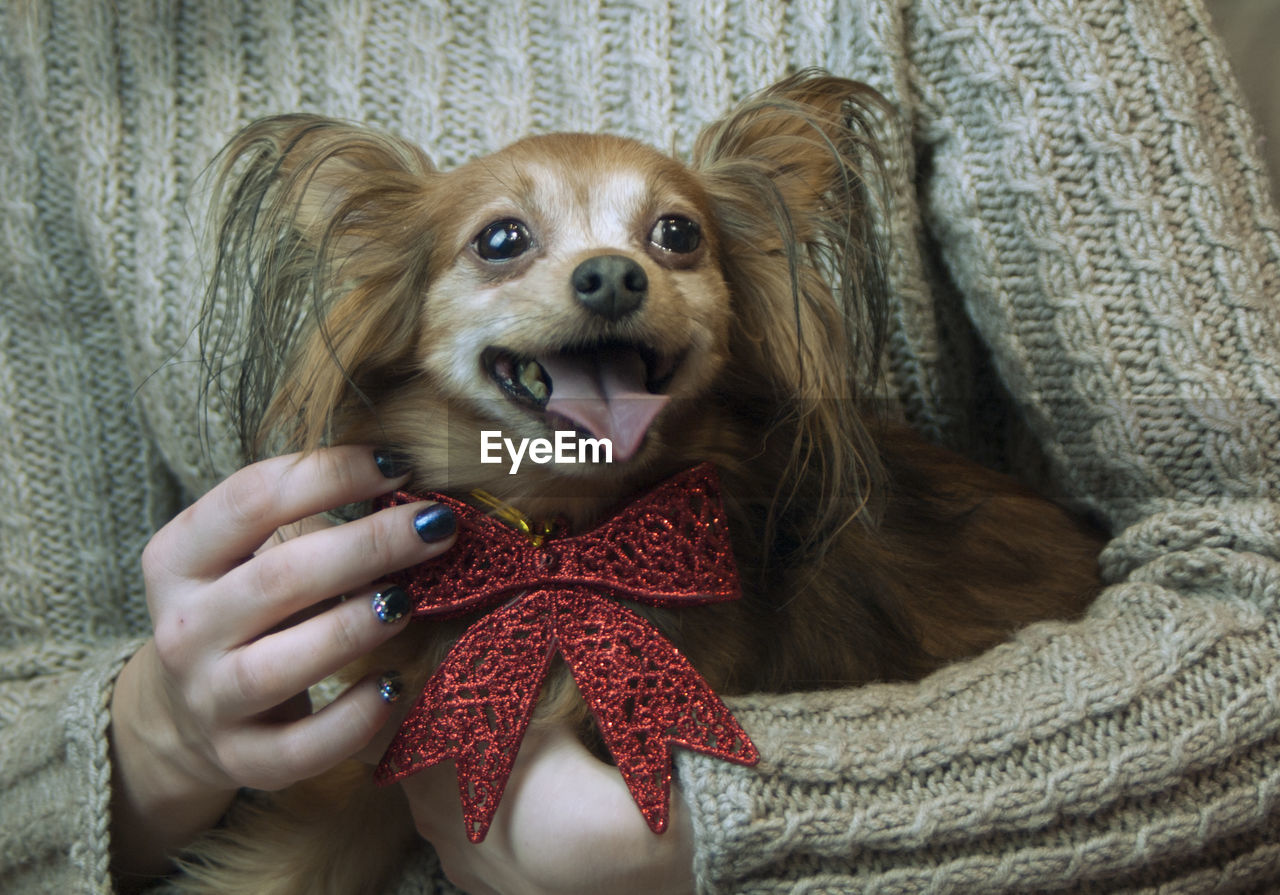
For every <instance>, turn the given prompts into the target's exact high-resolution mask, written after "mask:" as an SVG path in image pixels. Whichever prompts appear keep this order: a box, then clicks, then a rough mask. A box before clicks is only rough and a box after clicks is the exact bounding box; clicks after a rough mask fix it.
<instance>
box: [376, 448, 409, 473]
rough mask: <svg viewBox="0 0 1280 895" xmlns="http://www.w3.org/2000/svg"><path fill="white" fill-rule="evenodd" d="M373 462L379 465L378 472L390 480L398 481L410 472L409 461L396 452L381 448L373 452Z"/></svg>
mask: <svg viewBox="0 0 1280 895" xmlns="http://www.w3.org/2000/svg"><path fill="white" fill-rule="evenodd" d="M373 462H374V463H376V464H378V472H380V473H382V474H383V475H384V476H385V477H386V478H389V479H398V478H400V476H402V475H404V474H405V473H407V472H408V471H409V461H408V460H406V459H405V458H404V457H402V456H400V455H399V454H397V453H396V452H395V451H389V450H384V449H382V448H379V449H378V450H376V451H374V452H373Z"/></svg>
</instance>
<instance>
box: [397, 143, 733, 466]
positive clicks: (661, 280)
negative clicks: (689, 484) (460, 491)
mask: <svg viewBox="0 0 1280 895" xmlns="http://www.w3.org/2000/svg"><path fill="white" fill-rule="evenodd" d="M432 192H433V194H434V197H435V199H434V201H433V203H432V204H433V206H434V208H435V209H436V210H437V213H436V214H434V215H433V216H432V218H433V219H432V221H431V223H430V224H429V226H430V228H431V229H432V231H433V234H432V242H433V244H434V246H433V250H432V268H433V272H432V274H431V276H430V278H429V279H430V285H429V287H428V289H427V292H426V295H425V296H424V297H423V301H422V304H421V311H420V314H419V316H418V335H417V339H416V345H415V349H414V351H415V356H416V357H415V360H416V363H417V365H418V366H419V368H420V370H421V371H422V372H423V374H424V377H423V380H422V382H421V383H420V387H421V388H423V389H430V390H434V391H435V392H436V393H437V394H438V395H440V396H441V397H443V398H445V399H446V400H448V401H450V402H451V404H453V405H454V406H465V407H468V408H470V409H472V410H473V411H474V414H475V419H474V420H472V421H470V422H469V424H470V425H476V426H482V427H486V428H487V429H489V430H496V431H501V432H502V433H503V436H504V437H510V438H512V439H513V440H519V439H523V438H528V439H538V438H543V439H547V438H551V437H554V435H555V433H556V432H557V431H570V432H575V434H576V435H578V436H583V437H586V436H589V437H592V438H597V439H608V440H609V442H610V444H611V448H612V466H613V467H614V468H612V469H611V468H610V465H609V464H603V463H585V464H584V463H576V462H575V463H571V464H558V471H559V472H560V473H561V474H567V475H580V476H592V475H594V476H602V475H609V476H612V475H616V474H617V471H618V470H617V467H618V466H619V464H632V463H640V462H643V461H644V459H645V458H646V456H648V455H651V454H653V453H660V452H661V450H662V442H663V422H664V417H666V416H668V414H665V413H664V411H665V409H666V408H667V406H668V404H669V403H671V402H673V401H674V402H676V403H684V402H696V401H697V399H699V398H700V397H702V396H704V395H705V394H706V393H707V391H708V389H709V388H710V387H711V384H712V383H713V381H714V380H715V377H716V374H717V373H718V371H719V370H720V368H721V367H722V366H723V364H724V362H725V359H726V352H727V348H728V341H729V321H730V299H729V292H728V289H727V287H726V285H725V282H724V278H723V276H722V274H721V258H720V256H719V246H718V244H717V238H718V237H717V232H716V226H715V220H714V217H713V213H712V210H711V203H710V200H709V198H708V196H707V193H706V190H705V189H704V188H703V186H702V184H701V182H700V181H699V179H698V177H697V176H696V175H695V174H694V173H693V172H691V171H689V170H688V169H687V168H685V167H684V166H683V165H681V164H679V163H677V162H675V161H674V160H672V159H670V158H667V157H665V156H663V155H661V154H659V153H657V152H656V151H654V150H652V149H649V148H648V147H646V146H643V145H642V144H639V143H636V142H633V141H629V140H624V139H619V138H611V137H601V136H586V135H553V136H547V137H537V138H531V139H527V140H524V141H521V142H519V143H516V144H514V145H513V146H510V147H508V148H507V149H504V150H502V151H501V152H498V153H496V154H495V155H492V156H488V157H485V158H482V159H479V160H476V161H473V162H471V163H470V164H468V165H465V166H463V167H462V168H459V169H458V170H456V171H453V172H450V173H449V174H447V175H443V176H441V177H440V178H439V179H438V180H437V181H436V182H435V183H434V184H433V185H432ZM423 400H429V399H427V398H426V396H425V395H424V396H423ZM454 420H455V422H454V423H453V424H454V425H456V424H457V418H456V416H455V418H454ZM476 437H477V443H478V434H477V436H476ZM477 450H478V448H477ZM455 462H456V459H455Z"/></svg>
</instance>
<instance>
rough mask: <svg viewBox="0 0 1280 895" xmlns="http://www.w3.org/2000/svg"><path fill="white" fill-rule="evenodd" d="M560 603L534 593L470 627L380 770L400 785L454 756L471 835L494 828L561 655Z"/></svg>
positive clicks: (379, 777) (479, 836)
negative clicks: (556, 625)
mask: <svg viewBox="0 0 1280 895" xmlns="http://www.w3.org/2000/svg"><path fill="white" fill-rule="evenodd" d="M553 613H554V604H553V600H552V598H551V595H550V594H548V593H546V592H536V593H533V594H529V595H528V596H526V597H524V598H523V599H520V600H517V601H516V602H514V603H512V604H510V605H507V606H504V607H502V608H501V609H497V610H495V611H493V612H491V613H489V614H488V615H486V616H484V617H483V618H481V619H480V620H478V621H477V622H476V623H475V624H473V625H472V626H471V627H470V628H468V629H467V631H466V633H465V634H463V635H462V637H461V638H459V640H458V642H457V643H456V644H454V646H453V649H451V650H450V651H449V654H448V656H446V657H445V660H444V662H442V663H441V665H440V667H439V668H437V669H436V672H435V674H433V675H432V676H431V679H430V680H429V681H427V685H426V687H425V688H424V690H423V692H422V696H421V697H420V698H419V699H418V701H417V703H416V704H415V705H414V707H413V709H412V710H410V712H409V714H408V716H407V717H406V718H405V720H404V722H403V723H402V724H401V726H400V729H399V731H398V732H397V733H396V736H395V738H394V739H393V740H392V741H391V745H390V746H388V747H387V751H386V753H385V754H384V755H383V757H382V762H381V763H380V764H379V765H378V769H377V771H375V772H374V779H375V780H376V781H377V782H378V783H380V784H387V783H392V782H394V781H396V780H399V779H400V778H402V777H407V776H408V775H410V774H413V773H416V772H417V771H420V770H422V769H424V768H428V767H431V766H432V765H435V764H439V763H440V762H442V761H446V760H448V759H453V760H454V761H455V762H456V763H457V774H458V795H459V797H460V799H461V801H462V814H463V817H464V819H465V821H466V828H467V838H468V839H470V840H471V841H472V842H480V841H482V840H483V839H484V837H485V834H486V833H488V831H489V824H490V822H491V821H492V820H493V815H494V812H495V811H497V809H498V802H499V801H500V800H501V799H502V793H503V790H504V789H505V788H506V785H507V778H508V777H509V776H510V774H511V767H512V765H513V764H514V762H515V758H516V753H517V752H518V751H519V749H520V741H521V739H522V738H523V737H524V732H525V728H526V727H528V725H529V718H530V716H531V715H532V714H533V707H534V705H535V703H536V702H537V700H538V695H539V693H540V691H541V689H542V682H543V680H544V679H545V678H546V674H547V667H548V665H549V664H550V662H551V658H552V656H553V655H554V653H555V641H554V637H553V626H554V617H553Z"/></svg>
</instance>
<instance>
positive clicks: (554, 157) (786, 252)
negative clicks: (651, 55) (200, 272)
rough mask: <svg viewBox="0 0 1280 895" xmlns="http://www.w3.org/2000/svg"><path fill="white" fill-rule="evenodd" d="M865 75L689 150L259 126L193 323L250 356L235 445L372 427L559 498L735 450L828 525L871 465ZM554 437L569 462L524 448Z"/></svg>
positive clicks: (462, 477)
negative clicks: (422, 144)
mask: <svg viewBox="0 0 1280 895" xmlns="http://www.w3.org/2000/svg"><path fill="white" fill-rule="evenodd" d="M869 94H870V91H869V89H868V88H865V87H863V86H861V85H858V84H855V83H853V82H849V81H843V80H841V79H836V78H828V77H820V76H814V75H812V74H800V75H797V76H795V77H793V78H790V79H788V80H786V81H784V82H782V83H780V84H778V85H776V86H775V87H773V88H771V89H770V90H768V91H765V92H763V93H762V94H760V95H759V96H757V97H755V98H753V99H752V100H750V101H748V102H747V103H744V104H743V105H742V106H741V107H740V108H739V109H738V110H736V111H735V112H733V113H732V114H730V115H728V116H727V117H725V118H724V119H722V120H721V121H718V122H715V123H714V124H712V125H710V126H709V127H708V128H707V129H706V130H705V131H704V132H703V133H702V135H701V136H700V137H699V139H698V141H697V143H696V145H695V147H694V151H693V153H692V157H691V159H690V161H689V162H688V163H687V164H686V163H682V162H679V161H676V160H674V159H672V158H670V157H668V156H666V155H664V154H662V153H660V152H658V151H656V150H654V149H651V148H649V147H646V146H645V145H643V144H641V143H638V142H635V141H632V140H628V139H623V138H619V137H610V136H586V135H580V134H560V135H551V136H541V137H533V138H529V139H525V140H522V141H520V142H518V143H515V144H513V145H512V146H510V147H508V148H506V149H503V150H501V151H499V152H497V153H495V154H493V155H490V156H486V157H484V158H480V159H477V160H474V161H472V162H469V163H468V164H465V165H463V166H461V167H459V168H457V169H454V170H452V171H448V172H441V171H439V170H437V169H436V168H435V167H434V165H432V163H431V162H430V160H429V159H428V158H427V156H426V155H425V154H424V153H423V152H422V150H421V149H419V148H417V147H415V146H413V145H412V144H410V143H408V142H406V141H403V140H400V139H398V138H395V137H391V136H388V135H385V134H379V133H377V132H374V131H370V130H368V129H366V128H362V127H358V126H354V125H349V124H345V123H343V122H338V121H334V120H331V119H324V118H317V117H315V116H282V117H279V118H273V119H265V120H264V121H262V122H259V123H257V124H255V125H252V126H251V127H250V128H248V129H246V131H244V132H243V133H242V134H241V136H240V137H239V138H238V139H237V140H236V141H234V142H233V143H232V144H231V145H230V146H229V147H228V150H227V159H226V164H225V166H224V169H223V172H224V173H223V181H222V183H221V186H222V187H223V189H224V199H223V208H222V209H221V217H220V218H219V221H218V224H217V232H218V236H219V244H218V255H217V258H218V261H217V267H216V270H215V276H214V279H213V282H212V284H211V287H210V290H209V299H210V303H209V305H208V307H209V309H210V310H209V312H208V314H207V315H206V318H205V320H206V322H207V323H209V324H211V325H212V327H211V329H210V330H209V331H206V332H202V339H203V340H204V342H205V350H206V351H207V352H208V353H210V354H212V355H214V356H215V357H217V356H219V354H220V347H221V348H222V349H225V350H226V351H230V350H232V349H235V350H236V351H237V352H239V354H240V356H242V357H243V358H244V363H243V364H242V365H241V368H240V369H241V370H242V372H241V375H240V380H239V383H238V392H237V393H236V394H235V395H234V396H233V400H232V403H233V406H235V407H236V408H237V409H238V410H239V412H240V414H241V416H240V419H239V422H240V426H241V433H242V436H243V439H244V442H243V443H244V445H245V447H246V453H247V454H248V455H249V456H254V455H261V454H262V453H265V452H275V451H280V450H289V449H292V450H299V449H301V450H308V449H313V448H315V447H318V446H320V445H323V444H326V443H331V442H334V441H349V442H356V441H358V442H366V443H374V444H379V445H382V446H384V447H389V448H393V449H396V450H400V451H402V452H403V453H405V454H406V455H407V457H406V459H407V460H408V461H409V463H410V466H411V467H412V468H413V469H414V471H415V473H416V476H415V481H414V482H413V483H412V484H413V487H415V488H418V487H421V488H429V489H447V490H453V491H457V492H466V491H469V490H471V489H473V488H484V489H486V490H490V491H493V492H494V493H496V494H498V496H500V497H506V498H508V499H510V500H511V501H512V502H515V503H517V505H521V506H527V507H531V508H532V507H533V505H535V504H539V501H543V502H542V503H541V504H539V506H540V507H541V508H542V509H544V510H551V511H553V512H559V511H560V510H562V509H564V508H563V507H562V506H561V505H560V503H561V501H562V499H563V498H565V497H574V496H576V497H581V498H584V500H585V502H587V503H593V504H594V505H595V506H596V508H597V509H603V508H605V507H606V506H607V505H608V504H610V503H613V502H614V501H616V500H617V499H618V498H619V497H621V496H624V495H625V494H626V493H628V492H630V491H633V490H635V489H636V488H639V487H644V486H646V485H648V484H652V483H653V482H654V481H655V480H656V479H657V478H658V477H659V476H661V475H664V474H668V473H671V472H674V471H675V470H676V468H679V466H681V465H683V464H686V463H688V464H691V463H694V462H701V461H704V460H709V461H711V462H715V463H718V464H720V465H722V467H723V466H725V465H726V464H731V463H732V462H738V463H739V464H740V465H746V464H750V465H751V466H752V470H751V471H752V473H753V474H754V475H755V476H756V478H757V480H758V482H759V486H758V487H756V488H755V490H756V491H759V492H760V494H759V495H755V494H753V495H751V496H752V498H753V499H754V498H755V497H757V496H759V497H761V498H767V497H768V494H769V493H770V492H772V491H774V490H775V489H776V490H777V491H778V492H779V493H782V492H785V493H787V494H790V495H791V496H792V497H794V496H795V495H796V494H798V493H800V491H801V490H804V489H808V490H809V492H811V493H812V494H813V495H817V496H819V498H815V499H819V500H820V502H821V503H822V506H823V509H822V510H821V512H820V513H818V514H815V516H814V518H815V521H814V522H813V525H812V527H813V528H814V530H815V531H830V530H834V528H833V526H838V525H839V524H840V520H841V518H842V514H845V511H844V510H843V509H841V506H842V505H843V504H844V503H848V502H850V501H851V502H852V503H853V504H855V505H856V504H858V503H859V502H860V501H863V500H864V499H865V491H866V487H867V485H866V481H867V480H868V479H869V477H870V473H869V472H868V469H869V467H870V466H871V465H873V464H874V462H875V457H874V449H873V448H872V447H871V445H870V443H869V440H868V436H867V433H866V431H865V427H864V426H863V425H862V422H861V418H860V415H859V413H858V411H857V407H856V403H857V400H856V399H857V396H858V386H857V381H858V378H859V375H860V374H863V373H870V374H875V373H876V372H877V368H878V365H877V361H876V359H875V357H874V351H875V347H876V346H878V344H879V342H880V339H879V331H878V328H877V327H878V326H879V322H880V321H881V320H882V315H883V295H882V293H881V291H880V283H879V279H878V276H879V266H878V265H879V261H878V259H879V252H878V248H877V247H876V246H875V244H874V237H873V235H872V230H871V228H870V224H869V222H870V219H871V214H870V204H869V200H868V190H867V188H866V177H865V173H866V170H867V168H866V165H867V163H868V162H871V163H874V160H875V158H876V157H877V155H876V150H875V147H874V144H873V142H872V141H871V140H870V138H869V136H868V134H869V129H868V126H867V124H866V121H865V120H864V119H863V118H861V117H860V115H861V114H862V113H861V112H860V108H861V107H862V106H863V105H872V104H873V103H872V100H871V97H870V96H869ZM227 294H230V295H231V296H233V297H234V298H235V300H236V301H237V302H238V305H233V307H232V310H231V311H230V312H224V309H223V308H222V307H221V306H220V304H219V303H220V302H221V301H222V300H223V297H224V296H225V295H227ZM228 321H229V324H228ZM771 433H782V434H771ZM564 435H569V436H570V438H569V439H565V440H566V441H568V442H570V443H569V444H567V445H566V447H567V448H568V455H569V457H570V458H571V460H572V462H569V461H561V460H560V455H559V453H558V452H557V453H554V454H553V456H552V457H551V459H550V461H548V460H547V459H541V460H539V459H536V458H535V457H534V455H533V450H534V445H533V444H531V443H538V442H541V443H542V444H543V445H546V444H548V443H549V442H551V441H553V440H554V441H555V442H556V446H557V451H558V449H559V444H560V436H564ZM486 436H487V438H488V441H487V442H486ZM767 436H768V437H771V438H772V441H771V442H770V443H769V444H768V445H766V444H765V441H766V437H767ZM575 439H576V440H578V441H579V442H581V441H582V440H591V441H598V440H603V439H607V440H608V442H609V443H610V447H611V449H612V462H609V463H604V462H598V459H597V458H599V457H601V456H602V455H601V453H599V450H600V449H599V447H590V448H587V447H584V445H582V444H581V443H579V444H578V445H577V446H576V447H577V450H576V456H575V450H574V447H575V446H574V445H573V444H572V441H573V440H575ZM507 444H510V445H511V446H512V447H514V446H517V445H521V444H524V445H525V447H526V448H527V450H528V453H526V454H525V455H524V456H525V462H524V464H523V466H522V467H521V468H520V469H519V474H518V475H509V471H510V470H511V469H514V468H515V464H514V463H513V462H512V461H513V459H514V458H513V457H512V456H511V453H510V452H511V448H509V447H507ZM486 445H487V447H486ZM766 454H771V456H772V457H773V459H772V460H771V461H768V462H761V461H759V460H758V458H760V457H762V456H764V455H766ZM545 456H546V455H545V454H543V457H544V458H545ZM735 458H736V459H735ZM801 479H805V480H806V481H808V480H812V481H811V482H810V483H809V484H804V485H803V488H802V487H801V485H802V483H801ZM526 501H529V503H525V502H526ZM531 511H533V510H531ZM575 512H576V511H575ZM590 512H591V511H584V514H583V515H581V516H577V518H578V519H579V520H581V519H585V518H589V515H590Z"/></svg>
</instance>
